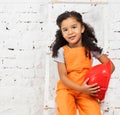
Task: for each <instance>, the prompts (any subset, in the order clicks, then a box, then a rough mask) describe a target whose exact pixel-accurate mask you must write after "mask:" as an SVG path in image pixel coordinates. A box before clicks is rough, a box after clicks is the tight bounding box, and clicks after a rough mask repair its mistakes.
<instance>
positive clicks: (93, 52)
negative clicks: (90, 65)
mask: <svg viewBox="0 0 120 115" xmlns="http://www.w3.org/2000/svg"><path fill="white" fill-rule="evenodd" d="M101 55H102V54H101V53H99V52H97V51H92V56H93V57H95V58H97V59H98V58H100V56H101Z"/></svg>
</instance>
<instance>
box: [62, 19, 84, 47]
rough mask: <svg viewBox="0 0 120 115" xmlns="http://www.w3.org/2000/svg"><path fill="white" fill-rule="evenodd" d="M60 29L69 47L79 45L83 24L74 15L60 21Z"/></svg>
mask: <svg viewBox="0 0 120 115" xmlns="http://www.w3.org/2000/svg"><path fill="white" fill-rule="evenodd" d="M61 31H62V35H63V37H64V39H65V40H66V41H67V42H68V45H69V46H70V47H78V46H81V45H82V44H81V40H82V33H83V32H84V26H83V25H81V23H80V22H78V21H77V20H76V19H75V18H74V17H69V18H67V19H65V20H63V21H62V23H61Z"/></svg>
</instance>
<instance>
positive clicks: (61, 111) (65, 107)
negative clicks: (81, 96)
mask: <svg viewBox="0 0 120 115" xmlns="http://www.w3.org/2000/svg"><path fill="white" fill-rule="evenodd" d="M71 93H72V92H71V91H69V90H66V89H61V90H58V91H57V92H56V94H57V95H56V104H57V115H76V104H75V99H74V96H73V95H72V94H71Z"/></svg>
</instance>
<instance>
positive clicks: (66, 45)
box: [52, 11, 115, 115]
mask: <svg viewBox="0 0 120 115" xmlns="http://www.w3.org/2000/svg"><path fill="white" fill-rule="evenodd" d="M56 22H57V25H58V27H59V29H58V30H57V31H56V39H55V41H54V44H53V46H52V57H54V59H55V61H56V62H57V66H58V72H59V77H60V80H59V81H58V84H57V90H56V103H57V115H76V109H78V110H79V113H80V115H101V112H100V105H99V102H98V101H97V99H96V98H95V97H94V96H96V95H97V93H98V92H99V91H100V87H99V86H98V85H97V84H96V83H95V84H92V85H87V82H88V80H89V79H86V80H85V75H86V73H87V72H88V70H89V69H90V68H91V67H92V58H93V57H95V58H97V59H98V60H99V61H100V62H101V63H106V62H107V61H108V60H109V58H108V57H107V56H106V55H104V54H102V53H101V52H102V49H101V48H100V47H98V46H97V39H96V37H95V33H94V30H93V28H92V27H91V26H90V25H88V24H86V23H84V22H83V20H82V16H81V14H80V13H78V12H75V11H70V12H69V11H66V12H64V13H62V14H61V15H59V16H58V18H57V21H56ZM111 68H112V69H111V71H112V72H113V71H114V68H115V67H114V64H113V63H112V61H111Z"/></svg>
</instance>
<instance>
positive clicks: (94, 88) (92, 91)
mask: <svg viewBox="0 0 120 115" xmlns="http://www.w3.org/2000/svg"><path fill="white" fill-rule="evenodd" d="M88 80H89V78H88V79H86V80H85V81H84V83H83V84H82V85H81V92H84V93H86V94H89V95H92V96H97V93H98V92H99V91H100V87H99V86H98V85H97V83H95V84H92V85H88V84H87V82H88Z"/></svg>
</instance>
